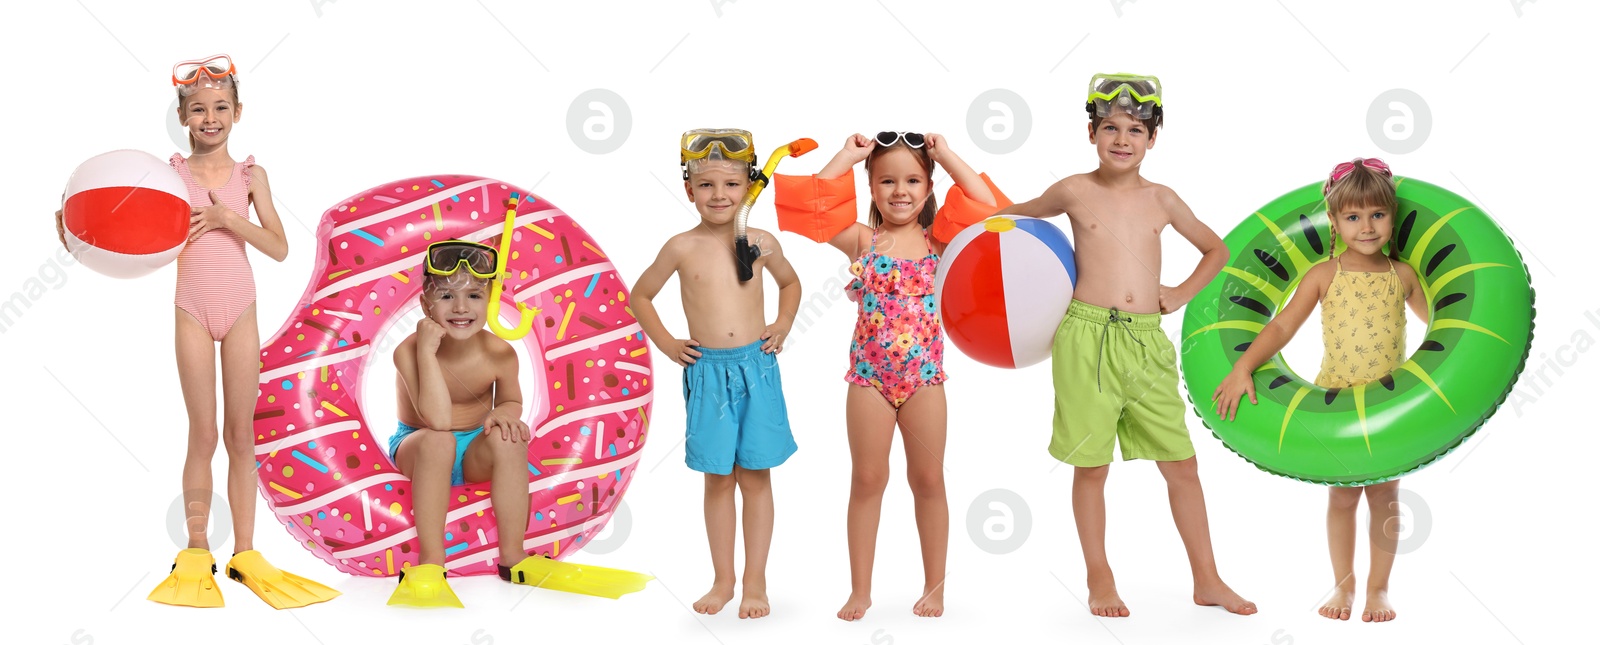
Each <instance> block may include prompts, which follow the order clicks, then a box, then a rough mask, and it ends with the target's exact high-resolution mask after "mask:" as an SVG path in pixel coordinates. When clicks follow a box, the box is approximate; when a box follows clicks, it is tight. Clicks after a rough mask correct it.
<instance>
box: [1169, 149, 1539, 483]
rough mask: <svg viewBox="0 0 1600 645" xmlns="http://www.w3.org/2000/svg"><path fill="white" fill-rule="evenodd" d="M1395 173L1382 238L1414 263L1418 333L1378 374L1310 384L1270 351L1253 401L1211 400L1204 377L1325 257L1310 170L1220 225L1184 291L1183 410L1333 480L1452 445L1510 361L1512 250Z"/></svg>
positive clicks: (1323, 221) (1514, 299) (1524, 308)
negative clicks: (1425, 315) (1217, 245)
mask: <svg viewBox="0 0 1600 645" xmlns="http://www.w3.org/2000/svg"><path fill="white" fill-rule="evenodd" d="M1395 181H1396V183H1397V184H1398V193H1399V198H1400V209H1399V213H1398V215H1399V217H1398V218H1397V220H1396V226H1395V232H1394V237H1393V239H1392V241H1391V242H1390V243H1391V244H1395V245H1398V247H1397V248H1398V251H1399V256H1400V257H1401V258H1402V259H1403V260H1404V261H1405V262H1406V264H1409V265H1411V268H1413V269H1415V270H1416V272H1417V277H1418V278H1419V279H1420V281H1421V283H1422V286H1423V289H1424V290H1425V291H1426V293H1427V297H1428V308H1429V310H1430V312H1431V314H1432V316H1431V317H1432V320H1431V321H1430V322H1429V324H1428V330H1427V335H1426V337H1425V338H1424V340H1423V342H1422V345H1421V347H1420V348H1419V349H1418V350H1417V352H1416V353H1415V354H1413V355H1412V356H1411V357H1410V360H1408V361H1406V362H1405V363H1404V364H1402V365H1401V366H1400V367H1398V368H1396V369H1395V371H1394V372H1393V373H1391V374H1389V375H1388V376H1386V377H1384V378H1382V379H1380V380H1378V381H1373V382H1371V383H1367V384H1364V385H1358V386H1356V387H1352V388H1333V389H1327V388H1321V387H1317V386H1316V385H1313V384H1312V383H1310V382H1309V381H1307V380H1305V379H1303V378H1301V377H1300V376H1298V375H1297V374H1295V373H1294V371H1292V370H1290V369H1289V366H1288V365H1287V364H1285V363H1284V360H1283V356H1282V355H1281V354H1280V355H1278V356H1275V357H1273V359H1272V360H1270V361H1268V362H1266V363H1264V364H1262V366H1261V367H1260V368H1258V369H1257V370H1256V371H1255V374H1254V379H1255V386H1256V397H1257V400H1258V404H1257V405H1251V404H1250V402H1249V401H1244V402H1242V403H1241V404H1240V406H1239V412H1238V416H1237V418H1236V419H1234V420H1233V421H1227V420H1224V419H1221V418H1218V416H1217V413H1216V408H1215V406H1214V405H1210V401H1209V398H1210V395H1211V393H1212V391H1214V390H1215V389H1216V388H1217V385H1218V384H1219V383H1221V382H1222V379H1223V377H1225V376H1227V374H1228V371H1229V370H1231V369H1232V368H1233V364H1234V362H1235V361H1237V360H1238V359H1239V357H1240V356H1242V355H1243V354H1244V351H1245V349H1246V348H1248V347H1249V346H1250V343H1251V342H1252V341H1253V340H1255V337H1256V334H1258V333H1260V332H1261V329H1262V327H1263V326H1265V325H1266V323H1267V321H1268V320H1270V319H1271V318H1272V316H1273V315H1274V314H1275V313H1277V312H1278V311H1279V310H1281V309H1282V308H1283V306H1284V304H1285V303H1287V301H1288V299H1289V296H1290V295H1292V294H1293V293H1294V289H1295V287H1296V286H1298V285H1299V283H1300V279H1301V277H1302V276H1304V275H1305V274H1306V271H1307V270H1309V269H1310V268H1311V267H1312V265H1314V264H1316V263H1317V262H1320V261H1324V260H1326V259H1327V258H1328V252H1329V248H1328V246H1327V245H1328V244H1329V243H1330V241H1331V239H1332V238H1331V237H1330V236H1329V234H1328V216H1327V214H1326V205H1325V204H1324V202H1323V200H1322V184H1321V183H1315V184H1310V185H1308V186H1305V187H1303V188H1300V189H1298V190H1295V191H1293V192H1290V193H1289V194H1287V195H1284V196H1282V197H1279V198H1278V199H1276V200H1274V201H1273V202H1272V203H1270V204H1267V205H1266V207H1264V208H1262V209H1261V210H1260V211H1259V212H1256V213H1255V214H1254V215H1252V216H1251V217H1249V218H1247V219H1246V220H1245V221H1244V223H1242V224H1240V225H1239V226H1238V227H1237V228H1235V229H1234V230H1233V232H1231V233H1229V234H1228V237H1227V244H1228V248H1229V249H1231V250H1232V251H1233V254H1232V258H1231V259H1230V260H1229V264H1228V266H1227V267H1226V268H1224V269H1223V270H1222V274H1221V275H1219V276H1217V279H1216V280H1213V281H1212V282H1211V284H1209V285H1207V286H1206V288H1205V289H1203V290H1201V291H1200V293H1199V295H1197V296H1195V298H1194V300H1193V301H1192V302H1190V303H1189V306H1188V312H1187V313H1186V314H1185V315H1184V319H1183V341H1182V351H1183V360H1182V365H1183V378H1184V382H1185V384H1187V386H1188V388H1189V396H1190V403H1191V404H1194V403H1199V405H1196V406H1195V411H1196V412H1198V413H1199V414H1200V418H1201V419H1202V420H1204V421H1205V424H1206V427H1208V428H1210V429H1211V431H1212V434H1214V435H1216V437H1217V438H1218V439H1221V440H1222V442H1223V443H1224V444H1226V445H1227V446H1228V448H1229V449H1231V450H1233V451H1234V452H1236V453H1238V454H1239V456H1241V457H1244V458H1245V459H1247V460H1249V461H1250V462H1251V463H1253V464H1255V465H1256V466H1257V467H1259V468H1261V469H1262V470H1265V471H1267V472H1270V473H1274V474H1277V475H1283V476H1285V477H1291V478H1294V479H1299V480H1302V481H1307V482H1312V483H1318V484H1328V485H1333V486H1364V485H1367V484H1376V483H1379V482H1383V481H1387V480H1390V479H1394V478H1396V477H1399V476H1401V475H1404V474H1406V473H1409V472H1412V471H1414V470H1417V469H1419V468H1422V467H1423V466H1426V465H1428V464H1430V463H1433V462H1434V461H1436V460H1438V459H1439V458H1440V457H1443V456H1444V455H1445V454H1447V453H1449V452H1450V451H1451V450H1454V449H1455V448H1456V446H1459V445H1461V442H1463V441H1465V440H1466V439H1467V437H1469V436H1471V435H1472V433H1473V432H1474V431H1476V430H1477V429H1478V428H1479V427H1480V426H1482V425H1483V423H1484V422H1485V421H1487V420H1488V419H1489V416H1490V415H1492V414H1494V412H1495V410H1496V409H1498V408H1499V407H1500V404H1501V403H1502V402H1503V401H1505V398H1506V395H1507V394H1509V393H1510V392H1511V387H1512V385H1513V384H1515V383H1516V381H1517V375H1518V374H1520V373H1521V372H1522V368H1523V365H1524V364H1525V363H1526V361H1527V358H1528V350H1529V347H1530V345H1531V344H1532V342H1533V316H1534V310H1533V287H1532V284H1531V283H1530V282H1529V275H1528V268H1527V265H1525V264H1524V263H1523V261H1522V255H1521V254H1520V253H1518V252H1517V250H1516V248H1515V247H1513V246H1512V244H1511V240H1510V239H1508V238H1507V237H1506V235H1505V233H1504V232H1502V231H1501V230H1500V227H1499V226H1497V225H1496V224H1495V222H1494V220H1492V219H1490V218H1489V216H1488V215H1487V214H1485V213H1484V212H1483V211H1482V210H1481V209H1479V208H1478V207H1477V206H1474V205H1473V204H1472V203H1471V202H1469V201H1467V200H1466V199H1464V198H1462V197H1461V196H1459V195H1456V194H1455V193H1452V192H1450V191H1448V190H1445V189H1443V188H1440V187H1438V186H1435V185H1433V184H1429V183H1426V182H1422V181H1418V180H1416V179H1405V178H1397V179H1396V180H1395ZM1307 324H1308V326H1310V325H1315V324H1317V323H1316V322H1315V320H1314V319H1313V320H1312V321H1308V323H1307ZM1304 330H1305V328H1302V332H1301V333H1305V331H1304ZM1413 333H1415V330H1413ZM1196 397H1199V398H1200V399H1201V400H1200V401H1196V400H1195V399H1196Z"/></svg>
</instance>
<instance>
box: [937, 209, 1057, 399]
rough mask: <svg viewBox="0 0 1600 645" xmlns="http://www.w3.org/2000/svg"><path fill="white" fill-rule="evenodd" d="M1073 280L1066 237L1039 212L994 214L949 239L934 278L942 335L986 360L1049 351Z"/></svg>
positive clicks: (1001, 361) (1040, 356)
mask: <svg viewBox="0 0 1600 645" xmlns="http://www.w3.org/2000/svg"><path fill="white" fill-rule="evenodd" d="M1077 280H1078V265H1077V263H1076V262H1075V261H1074V260H1073V254H1072V242H1070V241H1068V240H1067V236H1066V234H1064V233H1062V232H1061V229H1059V228H1056V227H1055V226H1053V225H1051V224H1050V223H1048V222H1045V221H1044V220H1040V219H1035V218H1032V217H1023V216H1020V215H996V216H994V217H991V218H989V219H987V220H984V221H982V222H979V223H977V224H974V225H972V226H969V227H967V229H966V230H964V231H962V232H961V233H960V234H958V235H956V237H955V239H952V240H950V244H949V245H948V246H946V247H945V252H944V256H943V257H942V258H941V259H940V261H939V271H938V274H937V275H936V277H935V279H934V292H935V296H936V297H937V298H938V307H939V315H940V317H941V318H942V319H943V321H944V330H945V335H946V336H948V337H949V338H950V342H951V343H953V344H955V346H956V348H957V349H960V350H961V353H963V354H966V355H967V356H970V357H972V359H973V360H976V361H978V362H980V363H983V364H985V365H992V366H995V367H1004V368H1018V367H1027V366H1029V365H1032V364H1034V363H1038V362H1040V361H1043V360H1045V359H1047V358H1050V346H1051V343H1052V342H1053V341H1054V340H1055V333H1056V327H1057V326H1059V325H1060V324H1061V319H1062V318H1063V317H1064V316H1066V315H1067V306H1068V305H1070V304H1072V285H1073V284H1075V283H1076V282H1077Z"/></svg>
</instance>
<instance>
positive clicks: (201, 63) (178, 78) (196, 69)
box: [172, 54, 234, 85]
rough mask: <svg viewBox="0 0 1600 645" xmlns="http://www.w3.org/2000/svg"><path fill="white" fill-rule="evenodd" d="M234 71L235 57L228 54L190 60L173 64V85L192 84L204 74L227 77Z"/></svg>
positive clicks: (212, 76) (213, 76) (220, 77)
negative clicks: (229, 56) (232, 57)
mask: <svg viewBox="0 0 1600 645" xmlns="http://www.w3.org/2000/svg"><path fill="white" fill-rule="evenodd" d="M233 73H234V68H233V59H231V58H228V55H227V54H217V55H216V56H211V57H209V58H202V59H200V60H189V61H184V62H181V63H178V64H177V65H173V66H172V84H173V85H191V84H193V83H194V82H196V81H198V80H200V76H201V75H202V74H204V75H206V76H209V77H211V78H213V79H222V78H226V77H228V76H230V75H232V74H233Z"/></svg>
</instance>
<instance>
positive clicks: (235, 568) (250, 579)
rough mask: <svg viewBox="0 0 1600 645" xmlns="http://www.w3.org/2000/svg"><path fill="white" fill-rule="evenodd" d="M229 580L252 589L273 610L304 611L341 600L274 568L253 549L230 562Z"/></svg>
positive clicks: (325, 589)
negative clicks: (314, 606) (323, 603)
mask: <svg viewBox="0 0 1600 645" xmlns="http://www.w3.org/2000/svg"><path fill="white" fill-rule="evenodd" d="M228 577H229V578H233V579H234V580H237V581H239V582H240V583H242V584H243V585H244V586H246V587H249V588H250V590H251V591H254V592H256V596H258V597H260V598H261V600H262V601H264V602H266V603H267V604H268V605H271V606H272V608H273V609H293V608H295V607H304V606H306V605H313V604H316V603H319V602H323V601H326V600H333V599H334V598H337V597H338V596H339V592H338V591H337V590H335V589H333V588H332V587H329V586H327V585H324V584H322V583H320V582H317V581H315V580H308V579H306V578H302V577H300V576H297V575H295V574H292V573H289V572H288V571H284V570H282V569H279V568H277V567H274V566H272V564H270V563H268V562H267V559H266V558H264V557H262V556H261V553H260V552H258V551H255V550H254V549H252V550H250V551H244V552H242V553H236V554H234V556H233V558H232V559H230V560H228Z"/></svg>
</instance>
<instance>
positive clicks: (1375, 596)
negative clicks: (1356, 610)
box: [1361, 589, 1395, 623]
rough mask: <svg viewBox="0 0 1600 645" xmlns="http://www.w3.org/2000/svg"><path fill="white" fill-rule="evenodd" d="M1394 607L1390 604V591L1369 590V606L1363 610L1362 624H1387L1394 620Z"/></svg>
mask: <svg viewBox="0 0 1600 645" xmlns="http://www.w3.org/2000/svg"><path fill="white" fill-rule="evenodd" d="M1394 617H1395V611H1394V605H1391V604H1389V590H1388V589H1368V590H1367V606H1366V607H1363V608H1361V622H1364V623H1386V622H1389V621H1391V620H1394Z"/></svg>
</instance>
